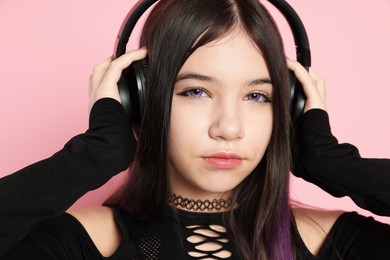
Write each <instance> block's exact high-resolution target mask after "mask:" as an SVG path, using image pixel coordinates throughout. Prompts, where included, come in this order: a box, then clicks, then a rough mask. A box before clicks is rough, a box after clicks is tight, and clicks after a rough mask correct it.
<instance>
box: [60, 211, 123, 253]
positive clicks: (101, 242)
mask: <svg viewBox="0 0 390 260" xmlns="http://www.w3.org/2000/svg"><path fill="white" fill-rule="evenodd" d="M67 213H69V214H70V215H72V216H73V217H75V218H76V219H77V220H78V221H79V222H80V223H81V224H82V225H83V226H84V228H85V230H86V231H87V233H88V235H89V236H90V237H91V239H92V241H93V243H94V244H95V246H96V248H97V249H98V250H99V252H100V253H101V254H102V255H103V256H104V257H109V256H111V255H113V254H114V253H115V251H116V250H117V249H118V247H119V244H120V242H121V232H120V229H119V227H118V225H117V223H116V222H115V218H114V211H113V210H112V209H111V208H109V207H104V206H101V207H95V208H87V209H76V208H72V209H69V210H68V211H67Z"/></svg>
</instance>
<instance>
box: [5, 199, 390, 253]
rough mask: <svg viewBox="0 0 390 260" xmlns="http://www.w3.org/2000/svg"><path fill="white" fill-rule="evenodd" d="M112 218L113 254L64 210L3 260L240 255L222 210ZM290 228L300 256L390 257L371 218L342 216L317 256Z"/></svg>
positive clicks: (386, 238) (383, 228)
mask: <svg viewBox="0 0 390 260" xmlns="http://www.w3.org/2000/svg"><path fill="white" fill-rule="evenodd" d="M114 216H115V219H116V222H117V224H118V225H119V228H120V231H121V234H122V240H121V243H120V245H119V248H118V249H117V250H116V252H115V253H114V254H113V255H112V256H111V257H107V258H105V257H103V256H102V255H101V254H100V253H99V251H98V250H97V248H96V247H95V245H94V243H93V242H92V240H91V238H90V237H89V235H88V233H87V232H86V230H85V229H84V228H83V226H82V225H81V224H80V223H79V222H78V221H77V220H76V219H75V218H74V217H72V216H71V215H68V214H64V215H62V216H60V217H57V218H54V219H51V220H48V221H45V222H44V223H43V224H42V225H40V226H39V227H38V228H36V229H35V230H33V231H32V232H31V233H30V234H29V235H28V236H27V237H26V238H25V239H24V240H23V241H21V242H19V243H18V244H17V245H16V246H15V247H14V248H13V249H12V250H11V251H9V252H8V254H7V255H6V256H5V257H4V258H3V259H4V260H9V259H58V260H60V259H61V260H64V259H69V260H81V259H83V260H84V259H91V260H92V259H95V260H96V259H97V260H98V259H102V260H103V259H107V260H119V259H164V260H165V259H183V260H184V259H188V260H190V259H205V258H206V257H209V258H208V259H224V258H219V257H218V253H220V252H222V251H225V253H227V254H228V255H230V257H229V258H228V259H232V260H236V259H242V258H241V257H240V256H239V254H238V253H237V250H236V248H235V247H234V245H233V244H232V243H231V239H230V236H229V234H228V233H227V232H226V230H224V228H223V224H222V221H221V216H222V214H221V213H192V212H186V211H182V210H176V209H173V210H172V208H170V207H169V206H167V207H166V211H165V215H164V216H163V217H161V218H159V219H156V220H153V221H138V220H135V219H134V218H132V217H130V216H128V215H127V214H126V213H124V212H123V211H121V210H119V209H115V214H114ZM292 229H293V239H294V242H295V247H296V254H297V260H300V259H305V260H329V259H331V260H332V259H344V260H348V259H351V260H352V259H354V260H355V259H367V260H368V259H370V260H371V259H375V260H381V259H389V257H390V246H389V245H390V226H389V225H386V224H382V223H379V222H376V221H375V220H373V219H372V218H371V217H363V216H360V215H358V214H357V213H344V214H342V215H341V216H340V217H339V218H338V219H337V221H336V222H335V224H334V226H333V227H332V228H331V230H330V232H329V234H328V236H327V238H326V241H325V243H324V245H323V247H322V249H321V251H320V252H319V254H318V255H317V256H313V255H312V254H311V253H310V252H309V250H308V249H307V248H306V246H305V244H304V243H303V241H302V239H301V237H300V236H299V233H298V231H297V229H296V227H295V226H294V225H293V226H292ZM199 230H208V231H209V232H212V233H211V234H209V233H207V234H208V235H205V233H203V235H202V234H200V235H201V236H203V237H204V238H205V239H206V240H204V241H203V242H200V243H198V244H196V243H191V242H189V241H188V240H187V238H189V237H191V236H194V235H199V233H197V231H199ZM207 242H214V243H217V245H218V247H220V248H219V249H218V250H215V251H212V252H207V251H202V250H199V249H196V247H197V246H200V245H202V244H203V243H207ZM190 254H191V255H192V257H191V256H190ZM195 256H199V257H195Z"/></svg>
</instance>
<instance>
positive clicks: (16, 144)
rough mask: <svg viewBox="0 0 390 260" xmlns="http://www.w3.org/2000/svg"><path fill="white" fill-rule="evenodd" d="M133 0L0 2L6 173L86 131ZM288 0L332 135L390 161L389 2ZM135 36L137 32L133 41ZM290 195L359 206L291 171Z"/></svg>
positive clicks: (86, 200) (1, 133)
mask: <svg viewBox="0 0 390 260" xmlns="http://www.w3.org/2000/svg"><path fill="white" fill-rule="evenodd" d="M134 2H135V1H129V0H115V1H106V0H83V1H79V0H68V1H53V0H41V1H21V0H2V1H1V2H0V37H1V41H0V44H1V45H0V87H1V95H0V122H1V123H0V124H1V127H0V177H1V176H5V175H7V174H10V173H12V172H14V171H16V170H18V169H20V168H22V167H24V166H26V165H28V164H31V163H33V162H36V161H38V160H41V159H43V158H46V157H49V156H51V155H52V154H53V153H55V152H56V151H58V150H60V149H61V148H62V146H63V145H64V144H65V143H66V142H67V141H68V140H69V139H70V138H71V137H72V136H74V135H76V134H79V133H81V132H84V131H85V130H86V129H87V122H88V112H87V106H88V93H87V92H88V91H87V89H88V78H89V75H90V74H91V72H92V68H93V66H94V65H95V64H96V63H98V62H99V61H100V60H102V59H104V58H105V57H107V56H110V55H111V52H112V49H113V47H114V46H113V45H114V41H115V37H116V34H117V31H118V29H119V26H120V24H121V22H122V19H123V18H124V17H125V15H126V14H127V11H128V10H129V9H130V8H131V6H132V5H133V4H134ZM290 3H291V4H292V5H293V6H294V8H295V9H296V11H297V12H298V13H299V14H300V16H301V18H302V20H303V21H304V23H305V25H306V29H307V31H308V34H309V38H310V43H311V49H312V57H313V59H312V60H313V68H314V70H315V71H316V72H318V73H319V74H321V75H322V76H323V77H324V78H325V79H326V82H327V91H328V108H329V109H328V110H329V113H330V116H331V123H332V129H333V133H334V134H335V135H336V136H337V137H338V138H339V140H340V141H341V142H350V143H353V144H355V145H357V146H358V147H359V149H360V152H361V154H362V155H363V156H365V157H386V158H390V149H389V147H390V138H389V136H388V133H390V123H389V118H390V109H389V108H390V105H389V100H388V99H389V96H390V90H389V89H390V83H389V80H388V78H389V71H388V70H389V65H388V64H389V60H390V47H389V46H390V33H389V27H390V16H389V14H390V1H389V0H376V1H374V2H370V3H368V2H367V1H354V0H343V1H340V0H329V1H315V0H313V1H307V0H296V1H290ZM270 9H271V10H273V11H272V12H273V13H274V14H275V17H276V19H277V20H278V21H279V24H280V26H281V30H282V32H283V35H284V37H285V40H286V49H287V52H288V56H290V57H294V50H293V48H292V43H291V34H290V32H289V31H288V28H287V26H286V23H285V22H284V20H283V19H281V18H280V15H279V14H278V12H275V10H274V9H273V8H270ZM137 41H138V37H137V36H135V37H134V36H133V37H132V38H131V42H132V43H131V45H132V46H137V44H136V43H137ZM122 176H123V174H122V175H119V176H118V177H116V178H114V180H113V181H111V182H109V183H108V184H107V185H105V186H103V187H102V188H101V189H99V190H96V191H93V192H90V193H88V194H87V195H86V196H84V197H83V198H81V199H80V200H79V201H78V202H77V203H76V206H79V207H80V206H91V205H96V204H99V203H101V202H102V201H103V200H104V198H106V196H107V194H109V193H110V192H111V191H112V190H114V189H115V187H116V185H117V183H118V182H120V180H121V177H122ZM389 188H390V187H389ZM10 192H12V191H10ZM291 194H292V196H293V198H295V199H296V200H298V201H301V202H303V203H306V204H309V205H314V206H318V207H321V208H328V209H345V210H359V209H358V208H357V207H356V206H354V204H353V203H352V202H351V201H350V200H349V199H347V198H343V199H336V198H332V197H331V196H329V195H327V194H326V193H324V192H323V191H321V190H319V189H318V188H316V187H315V186H313V185H311V184H307V183H305V182H304V181H302V180H298V179H295V178H293V181H292V188H291ZM359 212H360V213H362V214H368V213H367V212H365V211H362V210H359ZM381 219H382V220H383V221H386V222H388V223H390V219H388V218H381Z"/></svg>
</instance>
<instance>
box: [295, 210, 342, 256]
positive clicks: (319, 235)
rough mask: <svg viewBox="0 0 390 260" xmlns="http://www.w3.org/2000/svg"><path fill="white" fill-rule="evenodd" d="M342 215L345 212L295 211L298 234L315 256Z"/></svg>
mask: <svg viewBox="0 0 390 260" xmlns="http://www.w3.org/2000/svg"><path fill="white" fill-rule="evenodd" d="M342 213H344V212H343V211H339V210H334V211H327V210H318V209H310V208H294V209H293V215H294V217H295V222H296V224H297V228H298V232H299V234H300V236H301V238H302V240H303V242H304V243H305V245H306V247H307V248H308V249H309V251H310V252H311V253H312V254H313V255H317V254H318V253H319V252H320V250H321V247H322V245H323V244H324V242H325V239H326V237H327V235H328V233H329V231H330V230H331V228H332V226H333V224H334V223H335V222H336V220H337V218H338V217H339V216H340V215H341V214H342Z"/></svg>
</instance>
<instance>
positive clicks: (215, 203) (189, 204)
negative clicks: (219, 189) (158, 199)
mask: <svg viewBox="0 0 390 260" xmlns="http://www.w3.org/2000/svg"><path fill="white" fill-rule="evenodd" d="M167 201H168V203H169V204H171V205H173V206H175V207H177V206H180V207H181V208H184V209H187V210H192V211H206V210H207V211H213V210H216V211H221V210H222V209H228V208H229V207H230V205H232V202H233V200H232V198H228V199H226V200H225V199H219V200H217V199H213V200H212V201H210V200H193V199H187V198H183V197H182V196H180V195H176V194H174V193H173V194H168V195H167Z"/></svg>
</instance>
